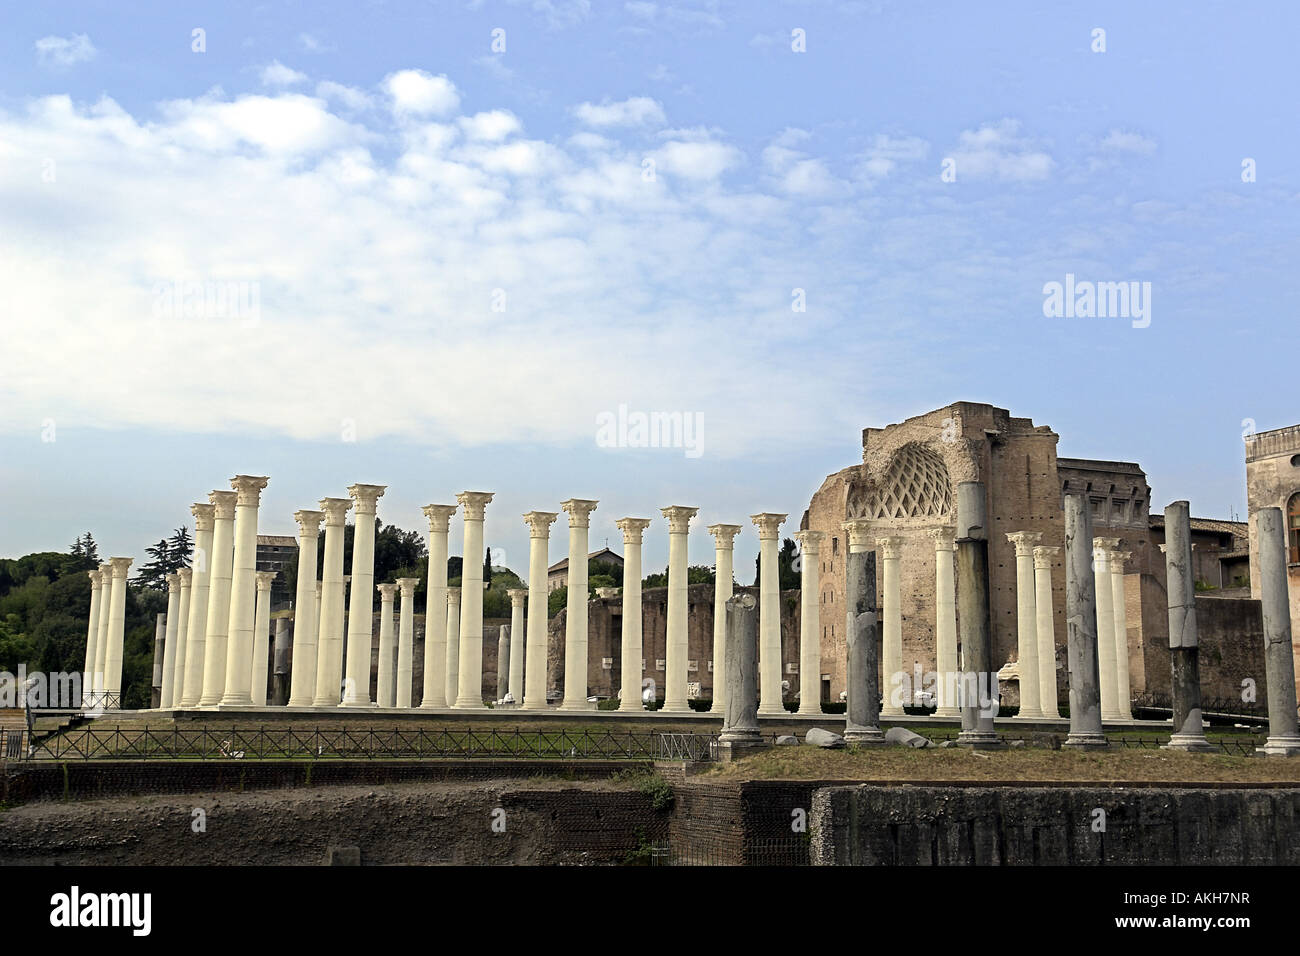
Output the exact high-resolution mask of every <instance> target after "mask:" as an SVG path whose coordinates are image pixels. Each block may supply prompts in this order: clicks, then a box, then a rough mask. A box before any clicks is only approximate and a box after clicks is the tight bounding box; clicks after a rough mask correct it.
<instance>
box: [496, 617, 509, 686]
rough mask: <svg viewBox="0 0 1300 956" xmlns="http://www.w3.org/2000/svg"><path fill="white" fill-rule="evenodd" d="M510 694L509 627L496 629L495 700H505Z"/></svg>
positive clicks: (504, 626) (503, 625)
mask: <svg viewBox="0 0 1300 956" xmlns="http://www.w3.org/2000/svg"><path fill="white" fill-rule="evenodd" d="M508 693H510V627H509V626H508V625H506V624H502V625H501V626H500V627H498V628H497V697H496V699H497V700H499V701H500V700H505V697H506V694H508Z"/></svg>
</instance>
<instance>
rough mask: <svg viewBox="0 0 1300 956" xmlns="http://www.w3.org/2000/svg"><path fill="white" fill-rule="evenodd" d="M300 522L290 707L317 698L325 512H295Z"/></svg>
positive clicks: (295, 516) (294, 516)
mask: <svg viewBox="0 0 1300 956" xmlns="http://www.w3.org/2000/svg"><path fill="white" fill-rule="evenodd" d="M293 518H294V520H295V521H297V522H298V586H297V588H296V589H295V591H294V601H293V664H292V674H291V676H290V678H289V706H290V707H310V706H311V705H312V703H313V702H314V701H315V699H316V668H317V653H318V651H317V646H318V644H317V642H318V641H319V637H318V635H317V633H316V631H317V627H318V626H319V624H320V618H319V615H318V614H317V612H316V587H317V581H316V548H317V540H318V539H319V537H320V523H321V522H322V521H324V520H325V512H323V511H295V512H294V513H293Z"/></svg>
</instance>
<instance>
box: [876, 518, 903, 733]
mask: <svg viewBox="0 0 1300 956" xmlns="http://www.w3.org/2000/svg"><path fill="white" fill-rule="evenodd" d="M876 550H877V553H878V554H879V555H880V579H881V580H880V583H881V591H882V592H883V593H882V594H881V601H880V604H881V612H882V613H881V617H882V618H883V622H884V635H883V637H882V639H881V646H880V650H881V654H880V657H881V662H880V672H881V679H882V682H883V684H884V701H883V703H882V704H881V707H880V714H881V716H882V717H897V716H899V715H901V714H902V713H903V708H902V706H901V705H900V704H899V703H898V702H897V701H896V700H895V694H896V685H895V683H894V681H895V679H896V677H897V675H898V674H900V673H902V671H903V585H902V578H901V575H900V574H899V567H898V566H899V562H900V559H901V558H902V557H903V539H902V538H900V537H897V536H892V535H891V536H889V537H885V538H877V539H876Z"/></svg>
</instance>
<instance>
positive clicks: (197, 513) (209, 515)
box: [190, 502, 216, 534]
mask: <svg viewBox="0 0 1300 956" xmlns="http://www.w3.org/2000/svg"><path fill="white" fill-rule="evenodd" d="M215 511H216V509H215V508H213V507H212V505H205V504H199V503H198V502H195V503H194V504H192V505H190V514H192V515H194V531H195V533H196V534H197V533H198V532H200V531H211V530H212V524H213V521H214V512H215Z"/></svg>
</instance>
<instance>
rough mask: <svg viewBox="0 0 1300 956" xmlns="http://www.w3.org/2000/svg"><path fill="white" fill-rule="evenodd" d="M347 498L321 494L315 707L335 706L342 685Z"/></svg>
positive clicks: (349, 505)
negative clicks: (322, 541) (322, 538)
mask: <svg viewBox="0 0 1300 956" xmlns="http://www.w3.org/2000/svg"><path fill="white" fill-rule="evenodd" d="M351 508H352V499H351V498H322V499H321V500H320V510H321V511H323V512H325V555H324V557H323V559H322V561H321V571H320V579H321V598H320V633H319V634H317V636H316V655H317V658H316V691H315V698H314V699H313V700H312V704H313V706H315V707H337V706H338V704H339V700H340V699H341V694H342V688H343V598H344V592H343V528H344V525H345V524H346V522H347V514H348V511H349V510H350V509H351Z"/></svg>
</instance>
